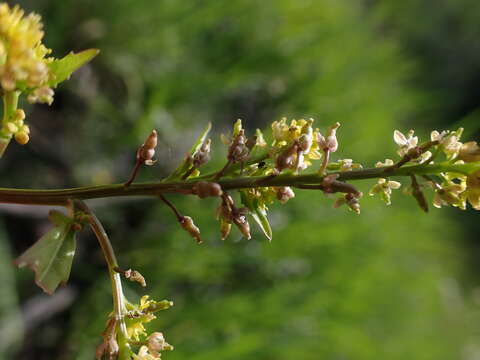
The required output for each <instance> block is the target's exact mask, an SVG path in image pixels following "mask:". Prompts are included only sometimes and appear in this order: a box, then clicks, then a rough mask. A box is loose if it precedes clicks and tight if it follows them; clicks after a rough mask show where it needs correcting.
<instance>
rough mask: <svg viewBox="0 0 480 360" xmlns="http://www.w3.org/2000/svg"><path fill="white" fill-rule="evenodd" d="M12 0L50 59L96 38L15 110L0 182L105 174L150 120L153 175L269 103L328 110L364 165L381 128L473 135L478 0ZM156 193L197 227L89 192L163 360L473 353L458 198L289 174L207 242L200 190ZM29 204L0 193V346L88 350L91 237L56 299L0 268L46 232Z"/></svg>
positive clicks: (470, 257)
mask: <svg viewBox="0 0 480 360" xmlns="http://www.w3.org/2000/svg"><path fill="white" fill-rule="evenodd" d="M11 3H12V4H13V3H18V4H20V5H21V6H23V7H24V8H25V9H27V10H28V11H35V12H38V13H40V14H42V16H43V18H44V22H45V30H46V40H45V42H46V44H47V45H48V46H49V47H50V48H53V49H54V54H55V55H57V56H63V55H64V54H66V53H67V52H68V51H70V50H81V49H85V48H88V47H97V48H100V49H101V50H102V52H101V54H100V56H99V57H98V58H96V59H95V60H94V62H93V63H92V64H91V65H89V66H87V67H85V68H83V69H82V70H80V71H79V72H78V73H76V74H75V75H74V76H73V77H72V80H71V81H69V82H68V83H66V84H65V85H62V86H61V87H60V88H59V89H58V91H57V94H56V98H55V102H54V104H53V105H52V106H51V107H50V108H49V107H46V106H35V107H28V108H27V109H28V113H27V118H28V120H29V124H30V125H31V128H32V133H33V134H32V140H31V142H30V143H29V144H28V145H27V146H24V147H20V146H18V145H12V146H11V147H10V148H9V149H8V151H7V153H6V156H5V157H4V158H3V159H2V161H1V163H0V168H1V173H2V174H3V176H2V179H1V184H0V186H3V187H7V186H14V187H42V188H59V187H72V186H81V185H91V184H99V183H105V182H118V181H122V180H124V179H126V178H127V176H128V174H129V172H130V170H131V166H132V164H133V162H134V155H135V150H136V147H137V146H138V144H139V143H141V142H142V141H143V139H144V138H145V136H146V134H148V133H149V131H150V130H151V129H152V128H156V129H157V131H158V132H159V134H160V145H159V150H158V151H157V154H158V158H159V162H158V165H157V166H155V167H151V168H148V169H144V170H142V173H141V176H140V178H141V179H142V180H152V179H159V178H161V177H162V176H164V175H166V174H168V172H169V171H171V170H172V169H173V168H174V167H175V165H176V164H177V162H178V161H179V160H180V159H181V158H182V156H183V154H184V153H185V151H187V149H188V148H189V145H190V143H191V142H192V141H193V140H194V138H195V136H196V134H198V132H199V131H200V130H201V129H202V127H204V126H205V125H206V124H207V122H209V121H211V122H213V124H214V131H215V133H214V135H213V139H214V142H215V143H216V144H217V146H216V147H215V152H214V154H216V156H214V160H213V161H212V163H211V164H210V167H214V166H219V165H221V164H222V163H223V160H222V159H223V158H224V155H225V149H223V148H221V147H220V145H219V143H220V141H219V134H220V133H221V132H222V131H223V132H225V131H227V129H229V128H230V126H231V124H232V123H233V121H234V120H235V119H237V118H242V119H243V120H244V124H245V126H246V127H247V129H248V128H249V129H250V130H251V131H253V130H254V129H255V128H256V127H259V128H267V127H268V125H269V123H270V122H271V121H272V120H275V119H278V118H279V117H281V116H289V117H297V118H300V117H314V118H315V119H316V120H317V124H318V125H319V126H321V127H326V126H328V125H329V124H331V123H333V122H335V121H340V122H341V123H342V127H341V128H340V131H339V140H340V144H341V147H340V150H339V151H338V152H337V153H336V155H337V158H344V157H353V158H354V160H356V161H359V162H362V163H363V164H365V165H367V166H372V165H373V164H374V163H375V162H376V161H378V160H382V161H383V160H384V158H385V157H393V156H394V155H393V154H394V152H395V146H394V144H393V141H392V133H393V130H394V129H399V130H402V131H406V130H408V129H410V128H414V129H416V130H417V131H418V132H419V134H422V135H423V136H427V135H428V132H429V130H431V129H441V128H454V127H455V126H457V124H458V123H461V124H464V125H465V126H468V128H469V130H472V131H471V132H470V133H469V135H470V137H471V138H475V135H478V133H477V132H476V130H477V128H478V124H479V120H480V119H479V116H478V112H477V108H478V106H479V105H480V97H479V88H478V81H479V79H480V43H479V41H478V39H479V38H480V27H479V25H478V24H479V20H480V2H478V0H437V1H435V2H432V1H430V0H404V1H397V0H383V1H374V0H363V1H354V0H350V1H347V0H345V1H338V0H275V1H273V0H272V1H268V0H266V1H253V0H230V1H219V0H216V1H215V0H190V1H180V0H156V1H153V0H150V1H147V0H101V1H98V0H30V1H28V0H25V1H18V2H11ZM370 186H371V181H365V182H363V183H362V184H360V187H361V188H362V190H363V191H368V188H369V187H370ZM169 198H170V199H171V200H172V201H174V202H175V203H176V204H177V206H178V207H179V209H180V210H181V211H183V212H184V213H185V214H187V215H190V216H192V217H193V218H194V219H195V222H196V223H197V224H198V225H199V226H200V227H201V229H202V234H204V238H205V239H206V242H205V243H204V244H203V245H201V246H198V245H196V244H195V243H194V241H192V239H191V238H189V237H188V236H187V235H186V234H185V233H184V232H183V231H182V230H181V229H180V227H179V226H178V225H177V224H176V223H175V221H174V218H173V215H172V214H171V213H170V212H169V211H168V209H166V208H165V207H164V206H162V204H161V203H158V202H156V201H153V200H145V199H134V200H130V201H125V200H121V201H116V200H115V201H114V200H98V201H92V202H90V204H91V205H92V207H94V208H95V210H96V211H97V215H98V216H99V218H100V219H101V220H102V221H103V222H104V225H105V227H106V228H107V231H108V232H109V234H110V235H111V238H112V241H113V244H114V247H115V248H116V250H117V252H118V256H119V260H120V263H121V264H122V265H123V266H124V267H133V268H135V269H138V270H139V271H141V272H142V273H143V274H144V275H145V276H146V278H147V282H148V284H149V287H148V290H147V291H148V292H149V294H151V295H152V297H154V298H157V299H163V298H168V299H171V300H173V301H174V302H175V306H174V307H173V308H172V309H170V310H168V311H166V312H163V313H161V314H160V316H159V319H158V320H157V321H155V322H153V323H151V326H150V329H157V330H161V331H163V332H164V333H165V334H166V337H167V340H168V341H169V342H170V343H172V344H173V345H174V346H175V347H176V349H175V351H174V352H172V353H166V354H164V358H165V359H169V360H177V359H189V360H207V359H208V360H211V359H222V360H237V359H260V360H283V359H302V360H303V359H306V360H308V359H338V360H340V359H342V360H343V359H345V360H347V359H360V360H363V359H399V360H400V359H402V360H403V359H415V360H417V359H418V360H423V359H425V360H426V359H432V360H433V359H435V360H439V359H464V360H475V359H480V325H479V324H480V287H479V286H480V283H479V281H478V280H477V277H478V275H479V273H480V271H479V267H478V266H479V265H480V262H479V261H478V256H479V253H480V248H479V246H478V241H477V234H478V220H477V219H478V215H477V214H474V213H473V212H471V211H467V212H460V211H458V210H451V209H442V210H436V209H434V210H433V211H431V213H430V214H428V215H425V214H423V213H422V212H421V211H420V210H419V209H418V207H417V206H416V205H415V203H414V201H413V200H412V199H410V198H407V197H406V196H402V195H401V193H400V192H398V193H396V194H394V197H393V206H391V207H386V206H385V205H384V204H383V203H381V201H380V200H379V199H378V198H374V199H373V198H369V197H365V198H364V200H363V202H362V214H361V216H355V215H354V214H353V213H351V212H348V211H346V210H345V209H337V210H333V209H332V207H331V204H332V201H333V200H332V199H328V198H326V197H325V196H323V195H322V194H321V193H301V192H297V196H296V197H295V199H294V200H292V201H291V202H289V203H288V204H287V205H284V206H279V205H277V206H273V208H272V209H271V213H270V218H271V222H272V226H273V229H274V239H273V242H272V243H268V242H267V241H266V240H265V239H264V238H263V237H262V235H261V233H259V232H258V231H256V232H255V233H254V237H253V239H252V240H251V241H248V242H247V241H244V240H241V237H240V235H239V234H238V233H237V232H235V233H233V234H232V235H233V236H231V238H230V239H229V240H227V241H224V242H222V241H221V240H220V238H219V234H218V225H217V222H216V221H215V219H214V209H215V207H216V203H215V201H211V200H199V199H196V198H193V197H189V198H182V197H175V196H170V197H169ZM47 210H48V209H38V208H34V207H24V206H23V207H15V206H2V207H1V217H2V221H1V231H0V276H1V278H2V288H1V293H0V294H1V296H0V358H2V359H19V360H23V359H40V360H43V359H55V360H57V359H58V360H63V359H81V360H83V359H85V360H87V359H93V357H94V349H95V346H96V345H97V344H98V343H99V342H100V340H101V338H100V333H101V331H102V329H103V327H104V324H105V319H106V315H107V314H108V312H109V311H110V309H111V298H110V289H109V281H108V276H107V274H106V271H105V265H104V263H103V260H102V256H101V253H100V251H99V249H98V246H97V245H96V243H95V239H94V238H93V237H92V235H91V233H90V232H89V231H84V232H83V233H82V236H81V238H80V241H79V242H78V249H77V256H76V259H75V263H74V267H73V271H72V275H71V280H70V282H69V284H68V285H67V286H66V287H64V288H62V289H61V290H60V291H59V292H58V293H57V294H56V295H54V296H53V297H48V296H46V295H44V294H42V293H41V290H40V289H39V288H37V287H36V286H35V285H34V284H33V281H32V279H33V276H32V274H31V273H30V272H29V271H28V270H21V271H18V270H15V269H14V268H13V266H12V265H11V261H12V259H13V258H14V257H16V256H18V254H20V253H21V252H22V251H23V250H25V249H26V248H27V247H28V246H30V245H31V244H32V243H33V242H34V241H35V240H36V239H37V238H38V237H39V236H40V235H41V234H42V233H43V232H45V230H46V229H47V228H48V224H47V222H46V212H47ZM126 286H127V294H128V296H129V298H131V299H136V298H138V296H141V295H142V294H143V292H142V290H139V288H138V287H137V286H135V285H130V284H127V285H126Z"/></svg>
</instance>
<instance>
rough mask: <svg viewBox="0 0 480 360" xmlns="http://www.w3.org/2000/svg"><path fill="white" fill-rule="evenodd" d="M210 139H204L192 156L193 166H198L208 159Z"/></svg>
mask: <svg viewBox="0 0 480 360" xmlns="http://www.w3.org/2000/svg"><path fill="white" fill-rule="evenodd" d="M211 142H212V140H210V139H208V140H206V141H205V142H204V143H203V144H202V146H201V147H200V149H199V150H198V151H197V152H196V153H195V155H194V156H193V166H194V167H196V168H197V167H199V166H201V165H203V164H205V163H206V162H208V161H209V160H210V144H211Z"/></svg>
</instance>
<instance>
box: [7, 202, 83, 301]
mask: <svg viewBox="0 0 480 360" xmlns="http://www.w3.org/2000/svg"><path fill="white" fill-rule="evenodd" d="M50 220H51V221H52V222H53V223H54V225H55V227H54V228H53V229H51V230H50V231H48V232H47V233H46V234H45V235H43V236H42V237H41V238H40V240H38V241H37V242H36V243H35V244H33V246H31V247H30V248H28V249H27V251H25V252H24V253H23V254H22V255H20V256H19V257H18V258H17V259H16V260H15V264H16V265H17V266H18V267H19V268H22V267H25V266H27V267H29V268H30V269H31V270H33V272H34V273H35V283H36V284H37V285H38V286H39V287H41V288H42V290H43V291H45V292H46V293H47V294H50V295H51V294H53V293H54V292H55V290H56V288H57V287H58V286H59V285H60V284H65V283H66V282H67V280H68V277H69V276H70V270H71V268H72V261H73V256H74V255H75V230H74V228H73V224H74V221H73V219H71V218H69V217H66V216H65V215H63V214H61V213H59V212H57V211H52V212H50Z"/></svg>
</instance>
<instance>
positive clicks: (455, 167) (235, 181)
mask: <svg viewBox="0 0 480 360" xmlns="http://www.w3.org/2000/svg"><path fill="white" fill-rule="evenodd" d="M479 170H480V162H474V163H466V164H451V163H449V162H444V163H438V164H429V165H426V166H425V165H422V164H420V165H406V166H402V167H401V168H398V169H391V168H389V167H384V168H370V169H361V170H353V171H345V172H333V173H330V174H335V173H336V174H339V177H338V178H337V180H338V181H356V180H362V179H373V178H382V177H392V176H410V175H435V174H440V173H443V172H455V173H461V174H465V175H467V174H469V173H472V172H475V171H479ZM323 178H324V176H322V175H319V174H318V173H310V174H303V175H292V174H284V175H278V176H274V177H272V176H240V177H236V178H222V179H220V180H218V184H219V185H220V186H221V187H222V189H223V190H237V189H247V188H258V187H267V186H298V185H300V186H302V185H308V184H321V183H322V181H323ZM201 180H202V179H201V178H195V179H188V180H186V181H178V182H169V183H162V182H146V183H134V184H132V185H130V186H129V187H125V186H124V184H112V185H100V186H89V187H79V188H71V189H59V190H43V189H42V190H30V189H11V188H0V203H14V204H30V205H64V204H65V203H67V202H68V200H71V199H78V200H86V199H98V198H107V197H123V196H151V197H158V196H159V195H160V194H165V193H183V194H191V193H192V188H193V186H194V185H195V184H196V183H197V182H198V181H201Z"/></svg>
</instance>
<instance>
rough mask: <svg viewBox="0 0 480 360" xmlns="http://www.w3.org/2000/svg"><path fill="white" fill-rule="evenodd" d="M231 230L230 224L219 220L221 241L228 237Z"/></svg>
mask: <svg viewBox="0 0 480 360" xmlns="http://www.w3.org/2000/svg"><path fill="white" fill-rule="evenodd" d="M231 230H232V223H230V222H228V221H226V220H224V219H221V220H220V235H221V238H222V240H225V239H226V238H227V237H228V235H229V234H230V231H231Z"/></svg>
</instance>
